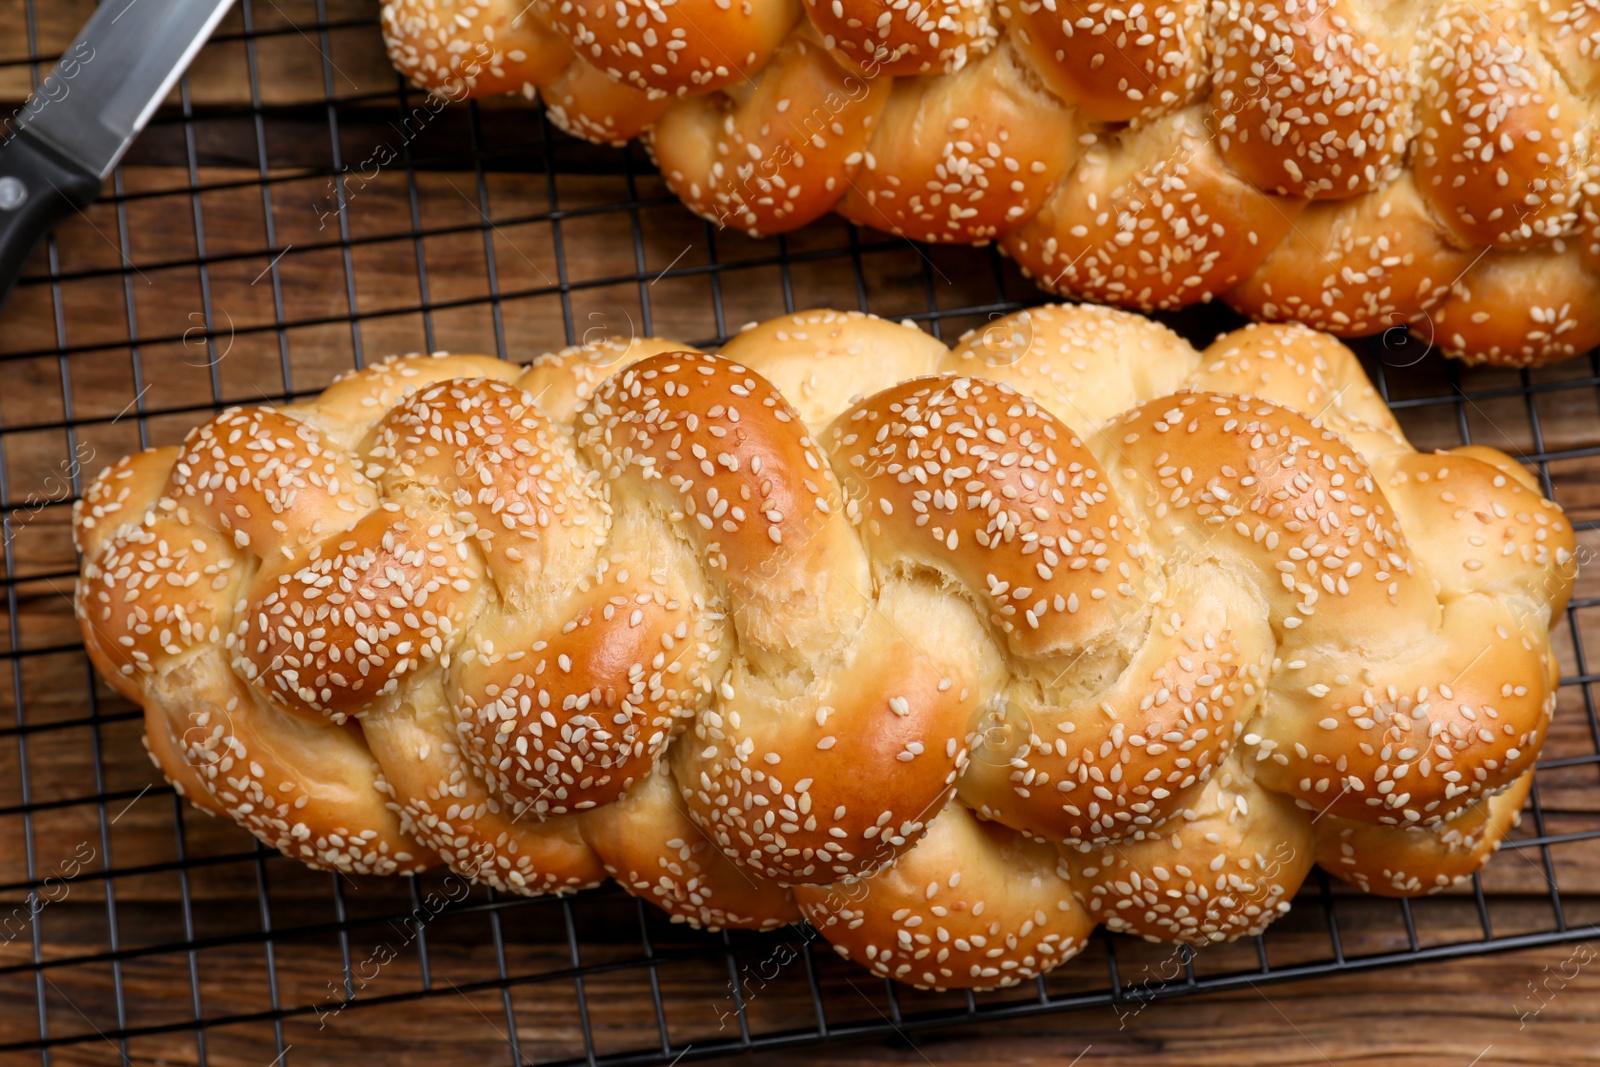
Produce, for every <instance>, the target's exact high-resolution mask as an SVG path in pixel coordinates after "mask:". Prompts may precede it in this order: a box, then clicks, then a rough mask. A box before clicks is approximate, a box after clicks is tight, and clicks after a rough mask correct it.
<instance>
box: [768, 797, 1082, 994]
mask: <svg viewBox="0 0 1600 1067" xmlns="http://www.w3.org/2000/svg"><path fill="white" fill-rule="evenodd" d="M795 899H796V901H797V902H798V903H799V905H800V910H801V912H802V913H803V914H804V915H805V917H806V919H807V921H809V922H810V923H811V925H812V926H814V927H816V928H817V930H818V931H819V932H821V933H822V935H823V936H824V937H826V938H827V939H828V940H830V941H832V942H833V947H834V949H835V951H837V952H838V953H839V955H841V956H843V957H844V958H845V959H851V960H855V961H856V962H858V963H861V964H864V965H865V966H867V967H870V968H872V970H873V972H874V973H876V974H880V975H882V976H883V977H885V978H895V979H898V980H900V981H902V982H906V983H909V984H911V985H915V986H919V987H933V988H936V989H943V988H946V987H950V986H957V987H973V986H977V987H983V988H988V987H991V986H1009V985H1016V984H1017V983H1018V982H1022V981H1025V980H1027V979H1030V978H1033V977H1035V976H1036V975H1039V974H1043V973H1044V972H1045V971H1048V970H1050V969H1051V968H1052V967H1054V966H1056V965H1057V964H1059V963H1062V962H1064V961H1065V960H1068V959H1071V958H1072V957H1073V956H1075V955H1077V954H1078V953H1079V952H1080V951H1082V950H1083V946H1084V942H1085V941H1086V939H1087V938H1088V936H1089V934H1090V933H1091V932H1093V930H1094V920H1093V919H1091V918H1089V917H1088V915H1087V914H1086V912H1085V910H1084V908H1083V907H1082V906H1081V905H1079V903H1078V902H1077V900H1076V898H1075V897H1074V895H1073V886H1072V882H1071V881H1070V880H1069V879H1068V877H1067V874H1066V871H1065V869H1064V868H1063V865H1062V864H1061V863H1060V860H1059V858H1058V856H1057V855H1056V851H1055V849H1053V848H1051V847H1050V846H1049V845H1046V844H1042V843H1040V842H1036V841H1029V840H1028V839H1027V838H1025V837H1023V836H1022V835H1021V834H1018V833H1015V832H1013V831H1011V830H1007V829H1006V828H1004V827H1002V826H997V825H996V824H994V823H986V822H983V821H981V820H979V819H977V818H975V817H973V815H972V814H970V813H969V812H968V811H967V810H966V809H965V808H962V807H961V806H959V805H952V806H951V807H949V808H947V809H946V810H945V811H944V813H943V814H941V815H940V816H939V817H938V818H937V819H935V820H934V823H933V826H932V827H931V828H930V829H929V831H928V835H927V836H926V837H925V838H923V839H922V841H921V842H920V843H919V844H918V845H917V847H916V848H914V849H912V850H911V851H910V852H909V853H907V854H906V855H905V856H903V857H902V858H901V860H900V862H899V863H897V864H895V865H894V866H893V867H889V868H887V869H885V870H883V871H880V872H879V873H877V874H875V875H872V876H871V877H868V878H865V879H862V880H860V881H857V882H839V883H835V884H834V885H827V886H802V887H800V888H798V889H796V890H795Z"/></svg>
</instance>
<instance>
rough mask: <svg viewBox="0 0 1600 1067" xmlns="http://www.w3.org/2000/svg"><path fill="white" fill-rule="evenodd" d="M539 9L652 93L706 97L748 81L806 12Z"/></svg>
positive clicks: (610, 67)
mask: <svg viewBox="0 0 1600 1067" xmlns="http://www.w3.org/2000/svg"><path fill="white" fill-rule="evenodd" d="M529 6H530V7H532V6H534V5H533V4H532V3H530V4H529ZM538 10H539V12H540V14H541V15H542V16H543V18H544V19H545V21H547V22H548V23H549V25H550V27H551V29H553V30H554V31H555V32H556V33H559V34H561V35H562V36H563V37H565V38H566V41H567V45H568V46H569V47H570V48H571V49H572V51H573V52H574V53H576V54H577V55H579V56H581V57H583V58H584V59H585V60H587V61H588V62H589V63H591V64H592V65H593V66H595V67H596V68H597V69H599V70H601V71H603V72H604V73H605V75H606V76H607V77H609V78H610V79H611V80H612V81H615V82H619V83H622V84H625V85H630V86H632V87H634V88H636V89H639V90H641V91H643V92H646V93H649V94H650V95H652V96H654V95H659V94H663V93H664V94H667V95H670V96H698V95H700V94H702V93H709V92H711V91H712V90H714V89H721V88H723V87H724V86H726V85H729V84H731V83H734V82H739V81H743V80H745V79H746V78H748V77H750V76H751V75H752V74H754V73H755V72H756V71H758V70H760V69H761V68H762V67H763V66H765V65H766V62H767V60H768V59H770V58H771V57H772V53H773V52H775V51H776V50H777V48H778V45H779V44H780V43H782V41H783V39H784V37H785V36H786V35H787V34H788V32H789V29H790V28H791V27H792V26H793V25H794V24H795V20H796V19H797V18H798V17H799V15H800V5H799V4H798V2H797V0H746V2H743V3H728V2H725V0H720V2H719V0H676V2H674V3H670V4H662V3H653V2H647V0H542V2H539V3H538Z"/></svg>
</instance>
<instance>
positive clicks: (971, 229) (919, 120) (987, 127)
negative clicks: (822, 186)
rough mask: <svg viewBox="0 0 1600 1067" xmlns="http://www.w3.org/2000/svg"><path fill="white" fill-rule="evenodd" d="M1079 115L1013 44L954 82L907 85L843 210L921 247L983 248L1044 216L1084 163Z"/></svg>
mask: <svg viewBox="0 0 1600 1067" xmlns="http://www.w3.org/2000/svg"><path fill="white" fill-rule="evenodd" d="M1075 127H1076V123H1075V122H1074V119H1073V116H1072V112H1071V111H1070V110H1069V109H1067V108H1065V107H1063V106H1062V104H1061V102H1060V101H1059V100H1057V99H1056V98H1055V97H1053V96H1051V95H1050V94H1049V93H1048V92H1046V91H1044V90H1043V89H1042V88H1040V87H1039V86H1038V85H1037V84H1035V83H1034V80H1033V79H1032V77H1031V76H1030V75H1029V74H1028V72H1027V70H1026V68H1024V67H1022V66H1021V65H1020V64H1019V63H1018V61H1017V57H1016V54H1015V53H1014V52H1013V51H1012V49H1011V47H1010V46H1009V45H1008V44H1002V45H1001V46H1000V47H998V48H996V49H994V50H993V51H991V52H989V53H988V54H987V55H985V56H983V57H981V58H979V59H976V60H974V61H973V62H971V63H968V64H967V65H966V66H965V67H963V68H962V69H961V70H960V71H958V72H956V73H954V74H947V75H942V76H939V77H930V78H914V79H913V78H907V79H902V80H900V81H898V82H896V83H895V86H894V91H893V92H892V93H891V94H890V96H889V101H888V103H887V104H886V105H885V106H884V109H883V113H882V115H881V116H880V117H879V119H878V121H877V123H876V124H875V126H874V129H873V134H872V141H871V143H870V144H868V145H867V149H866V166H864V167H863V168H862V169H861V172H860V173H859V174H857V175H856V176H855V179H854V181H852V182H851V183H850V186H849V188H848V189H847V190H846V191H845V194H844V196H843V198H842V199H840V200H839V202H838V204H837V205H836V207H835V210H837V211H838V212H839V214H841V215H843V216H844V217H845V218H847V219H850V220H851V221H852V222H857V223H860V224H861V225H863V226H873V227H876V228H878V229H880V230H888V231H890V232H891V233H897V234H902V235H904V236H906V237H914V238H916V239H917V240H919V241H961V242H972V241H982V240H987V239H989V238H992V237H995V236H998V235H999V234H1001V233H1004V232H1005V231H1006V230H1009V229H1010V228H1011V227H1012V226H1014V225H1016V223H1017V221H1018V220H1019V219H1024V218H1027V217H1028V216H1029V215H1032V214H1033V213H1034V212H1035V211H1037V210H1038V208H1039V206H1040V205H1041V204H1042V203H1043V202H1044V200H1045V197H1046V195H1047V194H1048V193H1049V192H1050V190H1051V189H1052V188H1054V186H1055V185H1056V183H1057V182H1058V181H1060V179H1061V176H1062V175H1063V174H1065V173H1066V172H1067V170H1068V168H1070V167H1071V166H1072V164H1073V163H1074V162H1075V161H1076V159H1077V157H1078V147H1079V146H1078V138H1077V130H1076V128H1075Z"/></svg>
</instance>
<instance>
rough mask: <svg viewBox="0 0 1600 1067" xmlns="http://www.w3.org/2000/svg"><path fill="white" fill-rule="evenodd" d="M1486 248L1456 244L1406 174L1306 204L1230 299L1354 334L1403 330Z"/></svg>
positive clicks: (1261, 313)
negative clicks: (1338, 197)
mask: <svg viewBox="0 0 1600 1067" xmlns="http://www.w3.org/2000/svg"><path fill="white" fill-rule="evenodd" d="M1478 251H1479V250H1477V249H1463V248H1457V247H1456V246H1454V245H1452V244H1450V243H1449V241H1448V235H1446V234H1444V233H1442V232H1441V231H1440V230H1439V228H1438V227H1437V226H1436V225H1435V224H1434V222H1433V216H1432V215H1431V214H1430V213H1429V211H1428V207H1427V205H1426V204H1425V203H1424V202H1423V200H1422V198H1421V197H1420V196H1419V195H1418V193H1417V188H1416V184H1415V183H1414V182H1413V181H1412V180H1411V175H1410V172H1409V171H1405V172H1402V173H1401V175H1400V177H1399V178H1397V179H1395V180H1394V181H1392V182H1390V183H1389V184H1387V185H1385V186H1383V187H1382V188H1381V189H1374V190H1371V191H1369V192H1366V193H1362V194H1360V195H1358V196H1354V197H1351V198H1349V199H1346V200H1330V201H1326V202H1323V201H1316V202H1313V203H1311V204H1308V205H1307V206H1306V209H1305V210H1304V211H1302V212H1301V213H1300V215H1299V216H1298V217H1297V218H1296V219H1295V223H1294V227H1293V229H1291V230H1290V231H1289V234H1288V236H1287V237H1285V238H1284V239H1283V240H1282V241H1281V242H1280V243H1279V244H1278V247H1276V248H1274V249H1273V250H1272V253H1271V255H1269V256H1267V258H1266V260H1265V261H1264V262H1263V263H1262V264H1261V266H1260V267H1258V268H1257V269H1256V270H1255V271H1254V272H1252V273H1251V274H1250V275H1249V276H1247V277H1246V278H1245V279H1244V280H1243V281H1242V282H1240V283H1239V284H1238V285H1236V286H1234V287H1233V288H1232V289H1230V290H1228V292H1227V293H1225V294H1223V299H1225V300H1226V301H1227V302H1228V303H1229V304H1230V305H1231V306H1232V307H1234V308H1236V309H1237V310H1239V311H1241V312H1243V313H1244V314H1246V315H1249V316H1251V317H1253V318H1258V319H1269V320H1272V319H1278V320H1282V319H1293V320H1295V321H1297V322H1302V323H1305V324H1306V325H1307V326H1314V327H1316V328H1317V329H1320V330H1331V331H1333V332H1334V333H1337V334H1341V335H1343V336H1347V337H1350V336H1360V335H1363V334H1371V333H1382V332H1385V331H1389V330H1401V331H1403V330H1405V328H1406V327H1407V326H1409V325H1410V324H1411V323H1412V322H1413V321H1415V320H1417V319H1419V318H1422V317H1423V316H1425V315H1426V314H1427V312H1428V311H1429V310H1430V309H1432V308H1434V307H1436V306H1438V304H1439V302H1440V300H1442V299H1444V297H1445V294H1446V293H1448V292H1449V291H1450V286H1451V284H1452V283H1454V282H1456V281H1457V280H1459V279H1460V278H1461V276H1462V275H1463V274H1464V273H1465V272H1466V271H1467V269H1468V268H1469V267H1471V266H1472V264H1473V260H1474V259H1475V258H1476V257H1477V255H1478Z"/></svg>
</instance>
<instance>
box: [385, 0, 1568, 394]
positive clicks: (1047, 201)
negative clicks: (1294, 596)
mask: <svg viewBox="0 0 1600 1067" xmlns="http://www.w3.org/2000/svg"><path fill="white" fill-rule="evenodd" d="M1596 18H1597V16H1596V13H1595V10H1594V7H1593V5H1592V4H1589V3H1587V2H1579V0H1556V2H1541V3H1539V4H1530V3H1527V2H1522V0H1487V2H1482V3H1478V2H1473V0H1396V2H1393V3H1383V4H1366V3H1361V2H1359V0H1150V2H1132V0H933V2H921V0H919V2H915V3H909V4H907V3H905V2H902V0H893V2H891V0H804V2H803V3H796V2H795V0H739V2H737V3H733V2H729V0H671V2H668V3H656V0H616V2H612V0H536V2H535V3H534V4H533V5H532V6H530V7H528V8H519V7H518V6H517V5H516V4H515V3H508V2H507V0H477V2H475V3H472V4H467V3H465V2H464V0H386V2H385V4H384V32H385V36H386V39H387V40H388V42H389V48H390V53H391V55H392V57H393V58H394V62H395V65H396V66H397V67H398V68H399V69H400V70H402V71H403V72H405V73H406V74H408V75H409V76H411V77H412V79H413V80H414V81H416V82H417V84H419V85H421V86H422V87H424V88H427V89H429V90H431V91H432V93H433V94H434V98H433V99H431V100H429V101H428V102H427V104H426V106H427V107H429V108H432V109H436V108H437V107H442V106H443V103H444V102H446V101H448V100H459V99H462V98H464V97H471V96H483V95H488V94H493V93H501V92H508V91H518V90H520V91H521V92H522V93H523V94H524V95H525V96H527V97H529V98H532V97H533V96H534V95H536V94H542V95H543V98H544V100H545V102H546V104H547V107H548V112H547V113H548V114H549V116H550V118H551V120H552V121H553V122H554V123H555V124H556V125H557V126H559V127H561V128H562V129H564V130H567V131H568V132H570V133H572V134H574V135H576V136H579V137H584V138H587V139H589V140H592V141H599V142H606V143H613V144H615V143H620V142H623V141H626V140H628V139H630V138H632V137H635V136H644V137H647V138H648V139H649V145H650V148H651V151H652V152H653V153H654V155H655V157H656V159H657V161H658V163H659V165H660V168H661V170H662V173H663V174H664V175H665V177H666V180H667V183H668V186H669V187H670V188H671V189H672V190H673V191H674V192H675V193H676V194H677V195H678V196H679V197H681V198H682V199H683V200H684V202H685V203H686V204H688V205H689V207H690V208H691V209H693V210H694V211H695V212H696V213H698V214H699V215H701V216H702V217H703V218H706V219H710V220H712V221H714V222H716V223H718V224H719V225H724V226H728V225H731V226H735V227H737V228H739V229H741V230H744V231H745V232H747V233H750V234H751V235H753V236H759V235H764V234H774V233H782V232H786V231H789V230H793V229H794V228H796V227H798V226H801V225H803V224H804V223H806V222H809V221H811V220H813V219H816V218H818V217H820V216H821V215H823V214H824V213H826V212H828V211H835V212H838V213H839V214H841V215H843V216H844V217H845V218H847V219H849V220H851V221H852V222H855V223H858V224H860V225H863V226H870V227H874V228H877V229H882V230H887V231H890V232H893V233H897V234H902V235H905V236H908V237H914V238H917V239H919V240H925V241H956V242H968V243H986V242H989V241H996V242H997V243H999V244H1000V246H1001V248H1002V249H1003V250H1004V251H1005V252H1006V253H1007V254H1008V255H1010V256H1012V257H1013V258H1015V259H1016V260H1017V261H1018V263H1019V264H1020V265H1021V267H1022V269H1023V271H1024V273H1026V274H1028V275H1029V276H1031V277H1033V278H1035V279H1036V280H1037V281H1038V282H1039V284H1040V285H1041V286H1042V287H1044V288H1046V289H1048V290H1050V291H1052V292H1060V293H1064V294H1069V295H1072V296H1075V297H1081V298H1085V299H1091V300H1097V301H1102V302H1105V303H1112V304H1120V305H1123V306H1125V307H1132V308H1137V309H1140V310H1150V309H1154V308H1175V307H1180V306H1183V305H1186V304H1191V303H1195V302H1197V301H1206V300H1210V299H1213V298H1215V297H1217V296H1219V295H1220V296H1224V297H1225V298H1226V299H1227V300H1228V301H1229V302H1230V303H1231V304H1233V305H1234V306H1235V307H1236V308H1238V309H1240V310H1241V311H1244V312H1245V313H1247V314H1249V315H1251V316H1254V317H1256V318H1258V319H1263V320H1272V321H1296V322H1300V323H1304V324H1306V325H1310V326H1315V327H1317V328H1320V329H1326V330H1330V331H1332V332H1334V333H1336V334H1339V335H1341V336H1362V335H1365V334H1370V333H1376V332H1380V331H1388V330H1393V331H1401V330H1405V329H1406V328H1407V327H1408V326H1409V327H1411V328H1412V330H1413V332H1414V333H1415V334H1416V335H1417V337H1419V338H1421V339H1423V340H1437V342H1438V343H1439V345H1440V347H1441V348H1443V349H1444V350H1445V351H1446V353H1447V354H1449V355H1453V356H1463V357H1465V358H1468V359H1471V360H1476V361H1484V362H1491V363H1498V364H1506V365H1511V366H1527V365H1532V364H1537V363H1543V362H1548V361H1551V360H1555V359H1560V358H1564V357H1566V356H1568V355H1571V354H1573V353H1574V352H1576V351H1582V350H1584V349H1587V348H1590V347H1593V346H1595V345H1596V344H1600V325H1597V323H1600V319H1597V318H1596V316H1594V315H1589V314H1585V313H1583V309H1586V308H1588V307H1590V306H1592V305H1593V302H1594V301H1593V298H1594V289H1595V286H1596V284H1597V283H1596V281H1595V279H1596V278H1597V277H1600V267H1597V266H1596V263H1597V261H1600V253H1597V251H1596V250H1597V249H1600V239H1596V234H1597V233H1600V225H1597V224H1596V219H1597V218H1600V216H1597V215H1596V212H1595V209H1594V207H1593V205H1592V204H1591V203H1590V201H1591V200H1592V199H1593V196H1594V189H1595V165H1594V162H1593V158H1592V157H1593V147H1592V142H1593V140H1594V137H1595V136H1596V133H1597V129H1596V102H1597V101H1600V73H1597V71H1600V65H1597V64H1596V63H1595V62H1594V55H1595V51H1596V49H1595V46H1594V38H1595V34H1596V30H1595V25H1596ZM1485 249H1491V250H1493V251H1492V253H1491V254H1490V255H1489V256H1488V257H1486V258H1483V259H1480V256H1482V255H1483V253H1484V252H1485ZM1575 249H1577V250H1578V251H1577V254H1574V250H1575ZM1539 285H1546V286H1547V287H1548V289H1549V290H1550V296H1549V297H1548V298H1547V297H1545V296H1544V295H1543V294H1542V291H1541V290H1539V289H1538V286H1539ZM1530 308H1531V309H1532V310H1531V312H1530ZM1436 309H1441V310H1442V311H1443V312H1444V314H1445V316H1446V317H1447V318H1448V319H1449V327H1448V329H1442V328H1441V324H1440V323H1439V322H1437V321H1436V320H1437V318H1438V316H1437V314H1434V313H1435V310H1436ZM1535 313H1536V314H1535ZM1430 315H1432V318H1430ZM1479 316H1483V318H1482V320H1481V321H1480V320H1478V317H1479ZM1468 320H1474V321H1468ZM1398 336H1399V335H1398V334H1397V337H1398Z"/></svg>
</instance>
